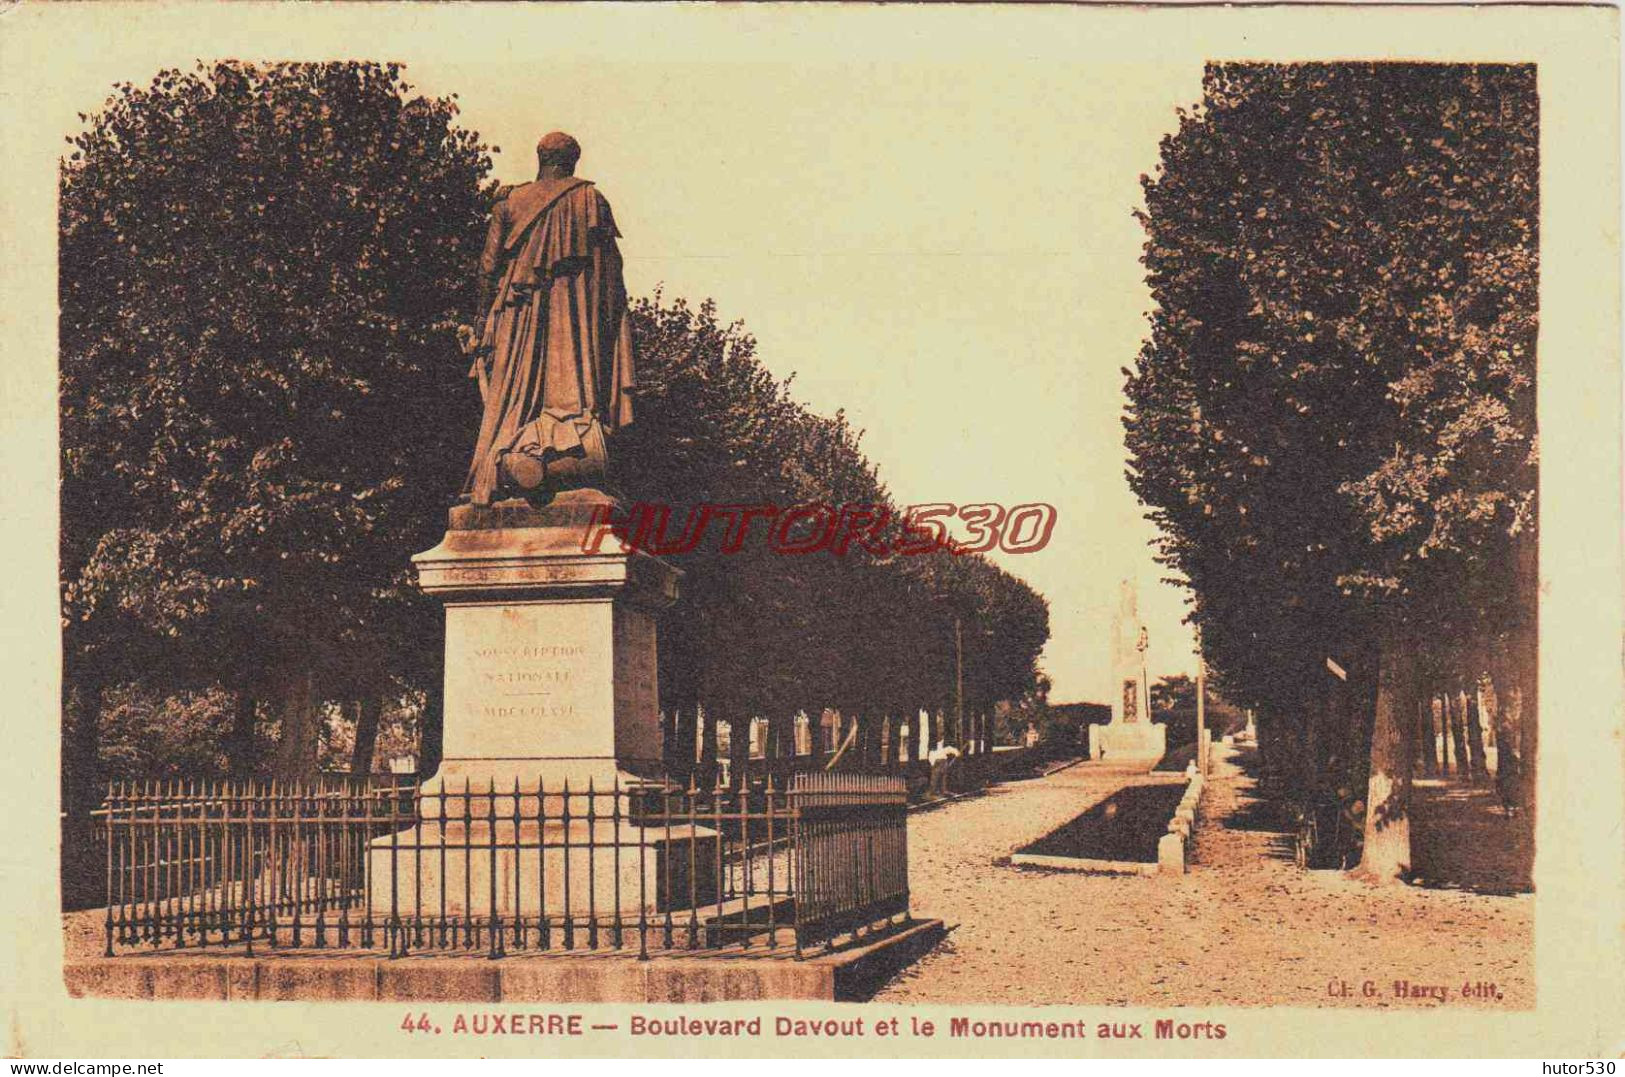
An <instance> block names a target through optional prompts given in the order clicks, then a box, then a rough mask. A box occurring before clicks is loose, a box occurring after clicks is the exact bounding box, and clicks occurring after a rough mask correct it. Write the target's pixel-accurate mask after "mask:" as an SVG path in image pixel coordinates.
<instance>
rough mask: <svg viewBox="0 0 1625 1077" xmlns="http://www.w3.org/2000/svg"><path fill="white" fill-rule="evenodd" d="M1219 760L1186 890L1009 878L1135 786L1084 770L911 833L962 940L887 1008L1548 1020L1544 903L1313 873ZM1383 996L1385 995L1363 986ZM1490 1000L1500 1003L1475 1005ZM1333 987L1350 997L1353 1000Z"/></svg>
mask: <svg viewBox="0 0 1625 1077" xmlns="http://www.w3.org/2000/svg"><path fill="white" fill-rule="evenodd" d="M1215 748H1216V756H1215V773H1214V778H1213V781H1211V782H1210V783H1209V789H1208V793H1207V795H1206V797H1204V800H1203V807H1204V810H1205V815H1204V816H1203V818H1202V820H1201V822H1200V824H1199V826H1198V830H1197V834H1196V846H1195V850H1196V863H1195V864H1194V865H1193V867H1192V869H1191V871H1190V873H1189V874H1187V875H1184V876H1148V877H1136V876H1118V875H1080V874H1074V873H1061V872H1044V871H1034V870H1027V869H1018V868H1012V867H1008V866H997V865H995V864H994V861H995V860H996V859H998V858H1000V857H1003V856H1005V855H1006V854H1008V853H1009V852H1010V850H1011V849H1012V848H1013V847H1015V846H1017V845H1020V844H1023V843H1025V842H1027V841H1031V840H1032V839H1034V838H1037V837H1039V836H1041V835H1043V834H1045V833H1047V832H1048V831H1049V830H1051V829H1053V828H1054V827H1056V826H1058V825H1060V824H1061V823H1063V822H1066V821H1067V820H1069V819H1071V818H1072V817H1074V816H1075V815H1077V814H1078V813H1080V812H1082V811H1083V810H1084V809H1085V808H1087V807H1089V806H1090V805H1091V804H1094V803H1096V802H1097V801H1099V800H1101V799H1103V798H1105V797H1107V796H1109V795H1110V794H1111V793H1112V792H1114V791H1115V790H1117V789H1119V788H1122V787H1123V786H1124V785H1128V784H1138V783H1140V782H1144V781H1147V780H1154V779H1148V778H1146V777H1145V776H1144V775H1135V774H1133V773H1130V772H1125V771H1123V770H1120V769H1118V770H1108V769H1105V768H1101V767H1097V766H1095V765H1093V764H1087V763H1086V764H1080V765H1078V766H1074V767H1071V768H1068V769H1066V770H1062V771H1059V772H1057V773H1055V774H1052V775H1050V776H1048V777H1046V778H1041V779H1037V780H1033V781H1026V782H1016V783H1011V784H1007V785H1003V786H996V787H994V788H992V789H991V790H989V791H988V792H987V793H986V794H985V795H982V796H979V797H973V798H969V799H966V800H961V801H957V802H955V803H952V804H948V805H945V806H943V807H941V808H938V809H936V810H934V811H930V812H923V813H919V814H917V815H915V816H913V817H911V819H910V821H909V831H910V833H909V853H910V876H911V889H912V891H913V901H912V904H913V907H914V908H915V910H916V911H918V912H920V913H924V914H928V915H931V916H939V917H943V918H944V919H946V920H947V921H948V922H949V923H950V924H957V925H958V927H957V928H956V929H955V930H954V931H953V932H952V933H951V934H950V935H949V937H948V940H947V941H946V942H945V943H944V944H943V945H942V946H941V947H940V948H939V949H938V950H937V951H935V952H933V953H932V954H930V955H928V956H926V957H925V958H924V959H923V960H921V961H920V962H919V963H918V964H916V965H914V966H912V967H911V968H909V969H907V970H905V971H904V972H903V973H901V974H900V975H899V976H898V977H897V978H896V979H894V980H893V981H891V982H890V983H889V984H887V985H886V986H885V987H883V988H882V989H881V991H880V993H879V994H878V995H877V996H876V1001H879V1002H892V1003H914V1002H935V1003H942V1002H989V1003H1017V1004H1027V1005H1042V1004H1064V1003H1070V1004H1074V1005H1103V1004H1104V1005H1113V1004H1117V1005H1143V1006H1150V1005H1160V1006H1167V1005H1190V1006H1200V1005H1230V1006H1263V1005H1290V1006H1367V1007H1369V1006H1379V1007H1395V1008H1411V1007H1416V1006H1436V1005H1440V1004H1441V1003H1440V1002H1439V1001H1438V1000H1436V999H1432V998H1423V999H1420V1000H1418V999H1409V998H1400V997H1396V996H1395V992H1394V981H1396V980H1405V981H1409V982H1410V983H1412V984H1417V985H1430V986H1437V987H1440V988H1444V989H1445V991H1446V1000H1445V1001H1444V1002H1443V1003H1442V1004H1444V1005H1451V1006H1462V1005H1468V1006H1488V1007H1493V1008H1503V1009H1527V1008H1530V1007H1532V1006H1533V1005H1534V986H1533V955H1532V947H1531V938H1532V921H1533V898H1532V896H1530V895H1528V894H1521V895H1517V896H1511V897H1499V896H1488V895H1483V894H1475V893H1469V892H1466V891H1460V890H1430V889H1420V888H1417V887H1410V886H1389V887H1373V886H1369V885H1366V884H1364V883H1360V882H1357V881H1354V880H1352V879H1349V878H1347V877H1345V876H1344V875H1342V873H1340V872H1335V871H1316V872H1308V873H1305V872H1300V871H1299V870H1297V868H1296V867H1295V866H1294V865H1293V864H1292V862H1291V859H1290V844H1289V843H1288V841H1287V838H1286V835H1284V834H1282V833H1281V832H1280V831H1278V830H1277V829H1275V828H1274V827H1273V825H1272V824H1271V822H1270V812H1269V811H1268V810H1267V808H1268V806H1267V805H1265V804H1263V803H1261V802H1259V801H1258V800H1257V799H1256V798H1255V796H1254V793H1253V786H1254V783H1253V781H1252V779H1251V778H1249V777H1247V776H1246V774H1245V773H1243V771H1242V770H1241V769H1240V768H1239V767H1238V766H1237V758H1238V757H1237V756H1236V755H1234V754H1233V753H1230V752H1227V751H1221V750H1219V749H1218V746H1215ZM1366 981H1371V984H1372V988H1373V989H1374V991H1375V994H1374V995H1372V996H1369V997H1368V996H1366V995H1364V994H1363V993H1362V985H1363V984H1364V983H1365V982H1366ZM1480 981H1483V982H1486V983H1493V984H1494V985H1495V990H1496V991H1499V993H1500V995H1501V997H1500V998H1499V999H1496V998H1494V997H1489V998H1480V997H1468V996H1464V995H1463V991H1462V989H1463V986H1464V985H1465V984H1467V983H1468V982H1472V983H1478V982H1480ZM1334 984H1337V985H1342V984H1346V985H1347V990H1348V994H1347V995H1346V996H1344V995H1339V994H1336V993H1334V992H1335V988H1334V987H1333V985H1334Z"/></svg>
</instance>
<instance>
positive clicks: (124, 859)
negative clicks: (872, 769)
mask: <svg viewBox="0 0 1625 1077" xmlns="http://www.w3.org/2000/svg"><path fill="white" fill-rule="evenodd" d="M906 802H907V788H906V783H905V782H904V781H903V780H902V779H901V778H897V777H894V776H885V775H865V774H831V773H807V774H796V775H794V776H792V777H791V779H790V782H789V784H788V787H786V786H785V785H784V784H783V783H781V782H776V780H775V778H774V776H773V775H771V774H768V775H767V776H765V778H763V779H762V780H750V779H747V780H744V781H740V782H737V783H735V784H734V785H733V786H720V785H719V786H716V787H711V788H702V787H699V786H696V785H693V784H690V785H687V786H684V785H681V784H674V783H671V782H658V781H657V782H641V781H640V782H622V781H620V780H619V779H616V780H613V781H612V782H611V783H610V784H609V785H608V787H604V786H601V785H598V784H596V783H594V782H592V781H588V782H587V783H586V784H585V785H583V784H580V783H577V784H575V785H573V786H572V785H571V784H570V783H569V782H559V783H558V784H556V785H554V784H551V783H544V782H542V781H533V782H529V783H525V782H521V781H519V780H511V781H507V782H497V783H493V782H489V781H487V782H484V783H475V782H470V781H467V780H460V781H453V782H431V783H428V784H426V785H425V786H424V787H423V788H421V789H420V788H418V787H417V785H416V784H415V783H411V782H404V781H402V782H394V781H388V780H384V781H380V780H376V779H374V780H369V781H350V782H345V781H333V780H328V781H313V782H304V783H286V782H255V781H248V782H176V781H168V782H123V783H116V784H114V785H112V786H111V787H110V788H109V791H108V796H107V799H106V801H105V803H104V804H103V806H102V808H101V810H100V811H99V812H98V816H99V819H100V821H101V824H102V828H103V839H104V842H105V858H106V882H107V912H106V922H105V932H106V953H107V954H108V955H109V956H112V955H113V954H115V953H117V952H119V951H121V950H130V949H134V948H139V947H149V948H153V947H172V948H190V947H196V948H208V947H241V948H242V949H243V950H244V951H245V952H247V953H250V954H252V953H254V952H255V947H256V946H259V947H268V948H296V949H297V948H317V949H321V948H329V947H331V948H348V949H365V950H377V951H380V952H387V953H388V955H389V956H391V957H402V956H406V955H408V954H411V953H416V952H426V951H442V952H443V951H464V952H469V951H483V952H484V953H486V954H487V955H488V956H490V957H493V958H495V957H502V956H505V955H507V954H509V953H514V952H525V951H536V952H545V951H553V950H593V951H600V950H609V951H624V952H633V951H635V952H636V953H637V954H638V956H640V957H647V956H648V955H649V954H650V953H651V952H652V951H664V950H702V949H703V950H717V949H723V948H727V947H730V946H739V947H742V948H752V947H765V948H769V949H777V948H783V949H785V950H786V951H789V950H791V949H793V951H794V953H795V954H796V955H797V956H801V954H802V953H803V951H804V950H806V949H807V948H810V947H814V946H817V945H820V944H825V945H833V944H834V942H835V941H836V940H837V939H838V938H840V937H841V936H843V935H847V936H850V935H857V934H860V933H861V932H863V931H864V930H865V929H868V928H873V927H875V926H877V925H879V924H881V923H883V922H889V921H891V920H892V919H894V918H896V917H899V916H901V917H903V918H906V917H907V915H908V851H907V827H906V814H905V811H906Z"/></svg>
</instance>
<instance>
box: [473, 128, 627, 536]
mask: <svg viewBox="0 0 1625 1077" xmlns="http://www.w3.org/2000/svg"><path fill="white" fill-rule="evenodd" d="M580 157H581V146H580V144H579V143H577V142H576V140H575V139H573V138H571V137H570V136H569V135H567V134H564V133H563V132H559V131H555V132H553V133H552V134H549V135H546V136H544V137H543V138H542V140H541V141H540V142H539V143H538V144H537V146H536V164H537V174H536V180H535V182H533V183H525V184H521V185H520V186H518V187H515V188H514V189H513V190H511V191H510V192H508V195H507V197H506V198H504V199H502V200H501V201H500V202H498V203H497V205H496V208H495V209H493V210H492V212H491V224H490V227H489V229H488V230H487V232H486V237H485V250H484V253H483V254H482V255H481V256H480V296H481V309H482V310H484V312H485V320H484V323H483V325H481V326H479V327H477V328H476V327H465V328H464V329H463V330H462V336H463V344H464V347H465V348H466V349H468V351H469V352H470V353H471V355H472V358H473V364H472V366H471V367H470V368H469V372H468V375H469V377H471V378H474V379H476V380H477V381H478V382H479V387H480V397H481V399H483V400H484V402H485V412H484V415H483V417H482V418H481V420H480V432H479V439H478V440H477V441H476V443H475V447H474V459H473V462H472V463H471V464H470V465H469V470H468V480H467V481H466V482H465V483H464V485H463V496H464V497H465V498H467V499H468V500H470V501H472V502H473V503H474V504H476V505H488V504H490V503H491V501H492V500H494V499H495V498H496V497H497V496H498V494H499V493H508V494H511V495H519V496H525V495H533V494H537V493H540V492H543V491H544V490H545V491H547V492H551V491H553V490H557V489H559V488H563V487H581V486H588V487H597V486H599V485H600V484H601V483H602V481H603V480H604V478H605V474H606V471H607V467H608V449H607V444H606V442H607V436H608V435H609V434H611V433H612V432H614V431H616V430H619V429H620V428H621V427H624V426H626V425H628V424H630V423H631V421H632V399H631V391H632V387H633V373H632V368H633V357H632V332H631V326H630V324H629V323H628V320H627V315H626V305H627V304H626V283H625V281H624V279H623V277H622V272H621V252H620V249H619V247H617V246H616V243H615V240H616V237H618V236H619V235H620V232H619V231H618V230H617V229H616V227H615V218H614V216H613V215H612V214H611V212H610V208H609V202H608V201H606V200H605V198H604V196H603V195H601V194H599V193H598V189H597V188H596V187H595V186H593V184H592V182H591V181H589V180H585V179H581V178H579V177H578V176H576V174H575V168H576V161H577V160H578V159H579V158H580Z"/></svg>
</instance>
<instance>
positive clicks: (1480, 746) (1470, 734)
mask: <svg viewBox="0 0 1625 1077" xmlns="http://www.w3.org/2000/svg"><path fill="white" fill-rule="evenodd" d="M1462 711H1463V714H1464V715H1465V717H1466V719H1467V750H1468V751H1469V752H1471V753H1472V756H1473V768H1474V770H1473V777H1474V780H1476V781H1483V780H1484V779H1485V778H1487V777H1489V773H1490V769H1489V764H1488V763H1486V762H1485V761H1484V727H1483V726H1481V725H1479V710H1478V691H1477V685H1476V683H1475V685H1474V690H1473V691H1471V692H1468V693H1467V700H1466V705H1465V706H1464V707H1463V708H1462Z"/></svg>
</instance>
